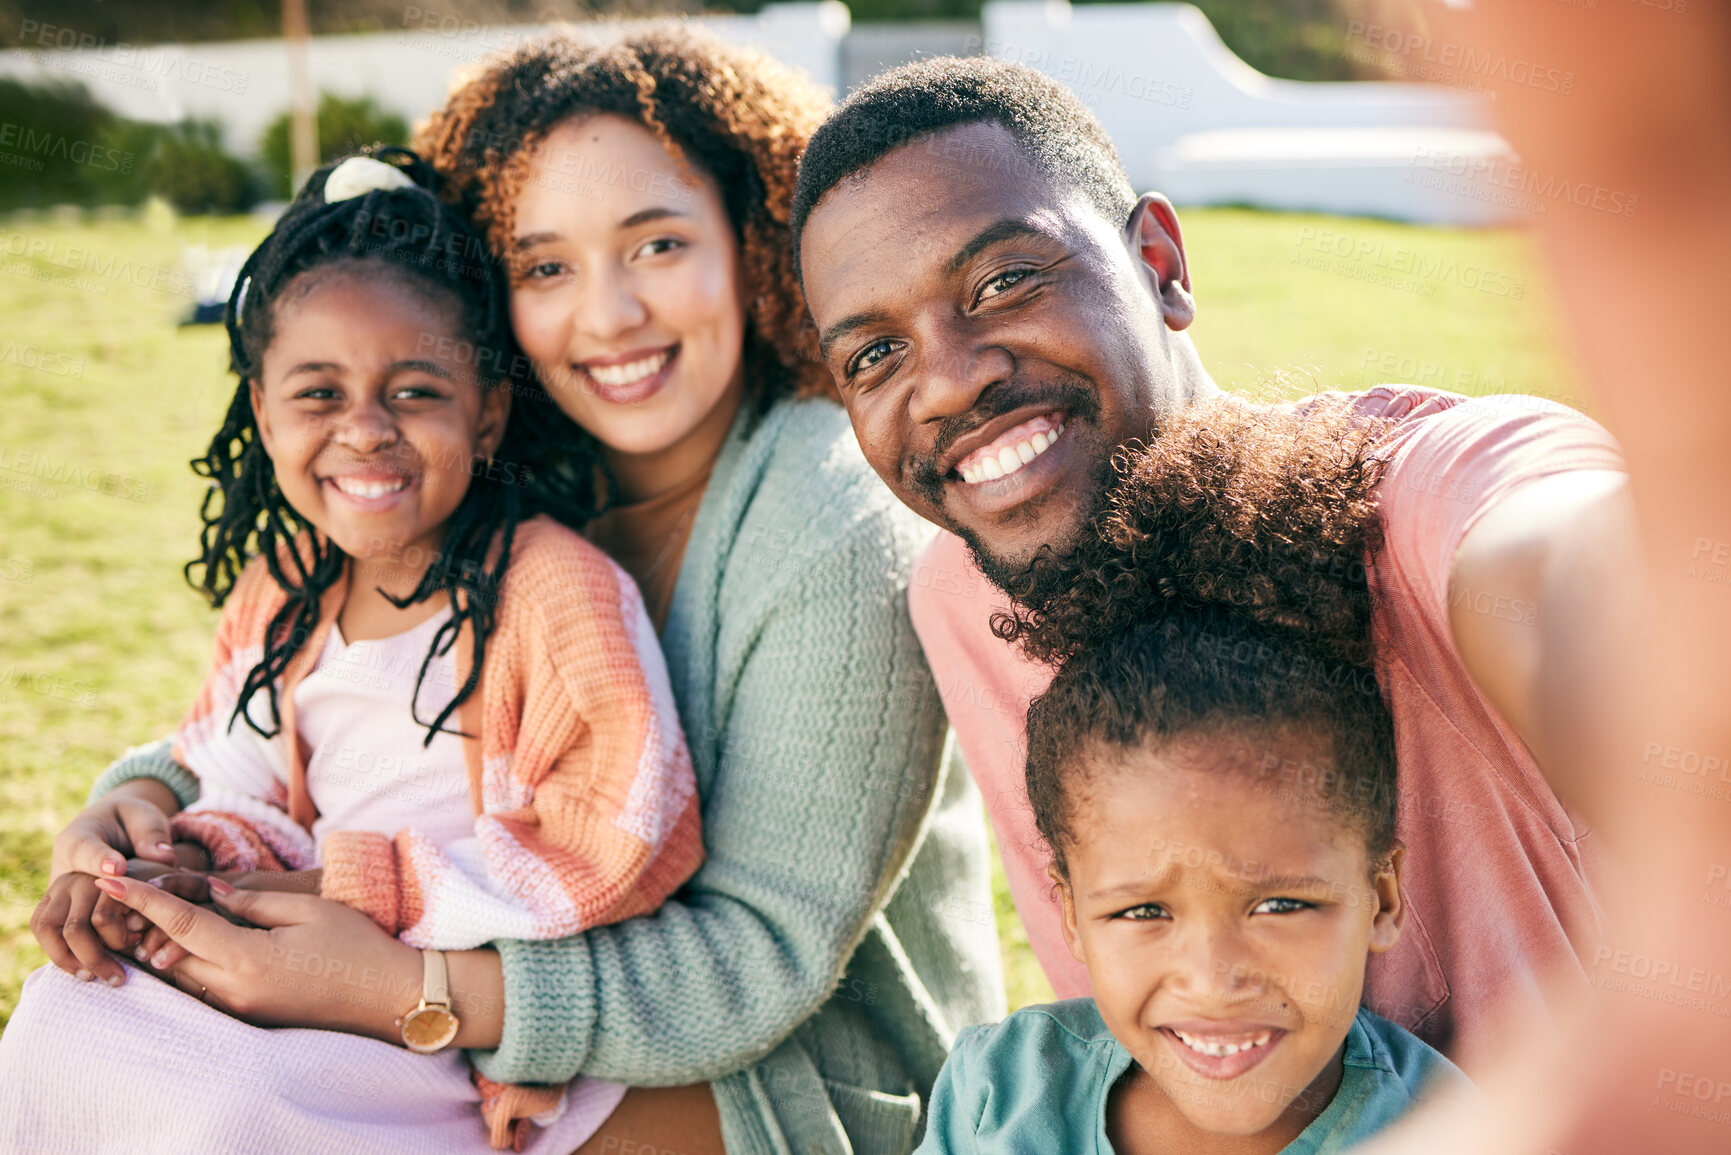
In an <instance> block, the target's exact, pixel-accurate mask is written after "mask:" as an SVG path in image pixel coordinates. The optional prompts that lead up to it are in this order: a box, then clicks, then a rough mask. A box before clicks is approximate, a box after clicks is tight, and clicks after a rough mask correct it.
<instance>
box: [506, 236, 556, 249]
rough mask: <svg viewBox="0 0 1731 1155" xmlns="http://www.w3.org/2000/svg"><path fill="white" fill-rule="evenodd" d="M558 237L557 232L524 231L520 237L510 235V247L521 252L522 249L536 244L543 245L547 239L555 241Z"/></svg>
mask: <svg viewBox="0 0 1731 1155" xmlns="http://www.w3.org/2000/svg"><path fill="white" fill-rule="evenodd" d="M558 239H559V234H558V233H525V234H524V235H522V236H520V237H512V238H511V247H512V248H513V249H515V250H517V251H518V252H521V251H522V250H524V249H532V248H534V247H535V246H536V245H544V244H546V243H547V242H548V241H556V240H558Z"/></svg>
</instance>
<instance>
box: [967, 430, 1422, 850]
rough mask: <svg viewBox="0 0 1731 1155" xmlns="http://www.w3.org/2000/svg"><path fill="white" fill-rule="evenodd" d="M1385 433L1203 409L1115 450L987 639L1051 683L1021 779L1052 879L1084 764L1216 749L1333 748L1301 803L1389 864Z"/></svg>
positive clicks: (1391, 797)
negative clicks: (1380, 602)
mask: <svg viewBox="0 0 1731 1155" xmlns="http://www.w3.org/2000/svg"><path fill="white" fill-rule="evenodd" d="M1385 429H1386V424H1385V423H1383V422H1380V421H1372V420H1366V419H1363V418H1361V417H1358V416H1356V415H1355V414H1354V412H1353V411H1352V407H1351V402H1350V401H1349V400H1348V399H1346V398H1326V397H1325V398H1322V399H1319V400H1317V401H1315V402H1314V403H1312V404H1311V405H1309V406H1308V407H1306V408H1304V409H1302V410H1298V409H1291V408H1284V409H1257V408H1253V407H1251V406H1249V405H1247V404H1245V403H1244V402H1242V401H1238V400H1235V399H1233V398H1230V397H1220V398H1216V399H1211V400H1208V401H1204V402H1201V403H1199V404H1197V405H1196V406H1194V407H1192V408H1191V409H1190V410H1189V411H1187V412H1184V413H1181V414H1178V415H1176V416H1174V417H1173V418H1172V419H1170V420H1169V421H1168V422H1167V423H1166V425H1165V426H1163V427H1162V428H1161V430H1160V431H1159V433H1158V434H1157V436H1156V437H1155V439H1154V441H1153V444H1152V445H1149V446H1131V447H1127V448H1126V449H1124V450H1122V451H1121V454H1120V457H1119V459H1118V460H1117V462H1116V466H1117V477H1116V479H1115V480H1114V482H1113V484H1112V487H1111V490H1110V492H1109V494H1108V495H1107V498H1106V501H1105V505H1104V507H1103V509H1102V511H1101V512H1100V513H1099V514H1098V515H1096V517H1095V518H1094V519H1093V521H1092V522H1091V523H1090V524H1089V527H1088V529H1087V530H1086V531H1085V532H1084V533H1083V534H1082V536H1081V539H1080V540H1079V542H1078V543H1077V545H1076V547H1075V548H1074V549H1073V550H1072V551H1071V552H1070V553H1069V554H1067V555H1062V556H1060V555H1058V554H1056V553H1055V552H1053V551H1051V550H1050V549H1046V550H1043V551H1042V552H1041V554H1040V555H1039V556H1037V557H1036V559H1035V561H1034V563H1033V564H1032V565H1031V566H1030V567H1029V570H1028V571H1027V573H1026V574H1024V575H1023V577H1022V580H1021V582H1020V583H1019V584H1018V585H1017V586H1016V588H1013V589H1011V590H1010V593H1011V594H1012V596H1014V597H1016V598H1017V599H1018V602H1017V604H1016V605H1015V606H1014V607H1013V608H1012V610H1011V611H1010V612H1009V613H1007V614H1000V615H997V616H996V617H995V618H994V620H993V623H992V624H993V629H994V631H995V632H996V633H997V634H998V635H999V636H1000V637H1002V638H1004V639H1005V640H1007V641H1015V642H1019V643H1020V644H1021V645H1022V647H1023V649H1024V650H1025V651H1026V652H1027V653H1028V654H1030V655H1031V656H1033V657H1034V658H1036V659H1038V660H1040V661H1043V662H1046V663H1048V664H1051V665H1055V666H1058V667H1059V670H1058V673H1057V675H1056V677H1055V678H1054V679H1053V681H1052V685H1051V687H1050V688H1049V689H1048V690H1047V691H1046V692H1045V693H1044V694H1043V695H1041V696H1040V698H1039V699H1038V700H1037V701H1036V702H1035V703H1034V706H1033V708H1032V709H1031V711H1030V712H1029V715H1028V768H1027V779H1028V797H1029V801H1030V802H1031V804H1032V806H1033V809H1034V815H1035V820H1036V823H1037V825H1038V827H1039V829H1040V833H1041V834H1042V836H1044V837H1045V839H1046V841H1047V842H1048V843H1049V844H1050V845H1051V847H1052V850H1053V853H1054V856H1055V858H1056V862H1057V865H1058V868H1059V870H1060V871H1064V870H1065V860H1064V845H1065V841H1066V833H1065V821H1066V817H1067V806H1066V803H1065V791H1064V785H1065V772H1066V771H1067V770H1070V769H1072V768H1074V767H1075V766H1076V765H1077V763H1078V760H1079V759H1080V758H1083V757H1086V756H1088V755H1089V754H1091V753H1097V752H1098V751H1099V750H1100V749H1101V747H1102V746H1104V747H1106V748H1108V749H1110V748H1125V747H1131V746H1140V745H1145V744H1152V745H1153V746H1155V747H1157V748H1159V747H1166V746H1168V745H1170V744H1172V743H1175V742H1177V741H1179V740H1180V739H1184V738H1189V737H1202V738H1209V737H1213V736H1218V735H1222V734H1225V733H1237V734H1249V735H1261V736H1262V737H1265V738H1274V739H1280V738H1284V737H1290V736H1293V735H1303V736H1310V737H1314V738H1318V739H1321V740H1323V741H1324V743H1325V745H1326V747H1327V748H1328V749H1329V750H1330V751H1331V756H1330V757H1329V759H1328V762H1329V765H1327V766H1324V767H1320V768H1315V773H1313V774H1311V775H1309V776H1308V777H1307V780H1306V781H1304V783H1303V784H1302V786H1301V787H1300V789H1302V790H1304V791H1305V792H1306V793H1307V794H1308V795H1309V796H1310V797H1313V798H1319V800H1320V801H1321V803H1322V804H1323V805H1325V806H1327V807H1328V808H1329V809H1331V810H1334V811H1338V812H1340V813H1341V814H1343V815H1344V816H1345V817H1347V818H1348V819H1349V820H1351V821H1352V822H1353V823H1354V824H1355V825H1357V826H1358V827H1359V828H1361V829H1362V830H1363V831H1364V833H1365V836H1366V844H1367V849H1368V851H1369V853H1370V855H1371V861H1372V862H1373V863H1377V862H1380V861H1382V859H1383V858H1384V857H1385V856H1386V854H1387V852H1388V849H1389V847H1390V845H1391V844H1392V840H1393V837H1394V819H1395V759H1394V732H1393V723H1392V721H1391V719H1390V716H1389V712H1388V707H1387V704H1386V703H1385V702H1384V701H1383V698H1382V694H1381V691H1380V689H1379V687H1378V684H1377V678H1376V667H1375V651H1374V648H1373V645H1372V640H1371V612H1372V605H1371V596H1370V588H1369V583H1368V580H1367V573H1366V564H1367V562H1368V561H1369V559H1370V558H1371V557H1372V556H1373V555H1374V553H1375V551H1376V550H1377V548H1378V547H1379V546H1380V543H1381V532H1380V523H1379V522H1378V519H1377V514H1376V499H1375V496H1374V488H1375V485H1376V482H1377V480H1378V478H1379V476H1380V473H1381V466H1380V463H1379V461H1378V459H1377V457H1376V455H1375V453H1374V450H1375V446H1376V443H1377V440H1378V438H1379V437H1380V436H1381V435H1382V434H1383V432H1384V431H1385ZM1274 769H1275V768H1274V767H1268V766H1264V767H1263V768H1262V770H1263V772H1264V773H1265V774H1270V772H1271V771H1272V770H1274ZM1270 776H1271V777H1272V775H1271V774H1270ZM1301 777H1305V776H1302V775H1301Z"/></svg>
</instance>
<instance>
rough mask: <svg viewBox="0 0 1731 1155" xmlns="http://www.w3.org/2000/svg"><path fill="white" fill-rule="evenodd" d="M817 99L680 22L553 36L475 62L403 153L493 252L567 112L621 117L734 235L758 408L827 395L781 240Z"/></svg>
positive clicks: (814, 91) (784, 72) (499, 248)
mask: <svg viewBox="0 0 1731 1155" xmlns="http://www.w3.org/2000/svg"><path fill="white" fill-rule="evenodd" d="M828 105H829V102H828V100H827V99H826V98H825V96H824V94H823V93H822V91H821V90H819V89H818V88H817V87H816V86H815V85H813V84H812V83H811V82H810V81H808V80H806V79H805V78H804V77H802V76H800V75H799V74H797V73H795V72H793V71H791V70H789V69H786V68H784V67H782V66H781V65H780V64H777V63H776V62H775V61H774V60H771V59H770V58H769V57H767V56H764V55H762V54H761V53H757V52H754V51H751V50H749V49H744V48H738V47H734V46H732V45H728V44H725V43H723V42H722V41H721V40H720V39H718V38H717V37H716V36H715V35H714V34H712V33H710V32H707V31H705V30H703V29H702V28H699V27H696V26H693V25H689V24H657V25H655V26H652V27H651V28H649V29H648V30H645V31H639V32H634V33H631V34H629V35H627V36H625V37H624V38H622V39H619V40H616V41H613V42H611V43H608V42H604V41H601V40H598V39H590V38H588V37H586V36H582V35H580V34H578V33H576V32H574V31H571V30H562V31H559V32H555V33H552V34H550V35H547V36H544V37H541V38H538V39H535V40H531V41H529V42H527V43H525V44H523V45H520V46H519V47H517V48H515V49H513V50H509V51H506V52H503V53H500V54H498V55H495V56H493V57H492V58H490V59H488V60H486V61H484V62H482V63H481V64H480V65H479V66H478V70H477V71H475V72H473V73H471V74H470V75H468V76H467V77H465V78H464V79H462V80H461V81H459V83H458V84H457V86H456V88H455V89H454V90H453V92H452V93H451V96H450V99H449V100H448V101H447V102H446V104H445V107H444V108H443V109H441V110H440V111H438V112H436V113H434V114H433V116H432V117H431V118H430V119H429V120H428V121H427V123H426V124H424V125H422V126H420V128H419V129H418V130H417V132H416V134H415V148H416V151H418V152H419V153H421V155H423V156H425V157H427V158H428V159H429V160H430V161H431V162H432V164H433V167H434V168H436V169H438V170H439V172H440V173H442V174H443V175H444V176H445V178H446V185H445V195H446V196H447V197H448V198H450V199H452V200H453V201H454V202H455V203H456V204H458V205H459V207H461V208H462V209H463V210H464V211H465V212H466V213H467V214H468V215H469V217H470V218H471V219H472V220H473V221H474V222H475V224H476V226H477V227H478V228H480V229H481V230H482V231H483V232H485V233H486V235H487V237H488V239H489V241H490V242H491V243H492V245H493V248H494V251H495V252H497V253H503V252H505V246H506V244H507V243H508V241H509V239H510V236H511V228H512V214H513V207H514V204H515V201H516V197H517V193H518V191H519V190H520V189H521V188H522V186H523V183H524V181H525V180H527V179H528V176H529V172H530V163H531V158H532V156H533V153H534V150H535V147H536V145H537V144H538V143H539V142H540V141H541V140H543V139H544V138H545V137H546V136H547V135H548V133H550V132H551V131H552V130H553V129H554V128H556V127H557V126H559V125H560V124H562V123H564V122H565V121H567V120H570V119H571V118H573V117H581V116H585V115H589V114H594V113H612V114H614V115H617V116H622V117H625V118H627V119H630V120H634V121H636V122H637V123H639V124H641V125H643V126H644V127H645V128H647V129H648V130H649V131H650V132H652V133H654V134H655V136H656V137H657V139H659V140H660V141H661V143H662V144H663V145H664V146H665V147H666V148H667V150H668V151H669V152H670V153H672V154H673V155H674V156H675V157H679V158H681V159H684V160H686V161H688V162H690V163H691V164H693V165H694V166H695V167H697V168H699V169H701V170H702V171H703V172H705V173H707V174H708V175H709V176H710V177H711V178H713V179H714V181H715V182H716V184H717V185H718V186H719V188H720V191H721V197H722V201H723V203H724V204H725V206H726V208H727V213H728V217H729V218H730V219H731V221H732V222H733V227H734V232H735V234H736V236H737V237H738V240H739V247H740V256H741V261H740V264H741V268H742V271H743V276H744V279H745V288H746V291H745V294H744V296H745V299H746V301H748V302H749V304H748V305H747V308H746V342H745V369H746V389H747V404H748V405H750V406H752V407H753V408H754V410H755V411H756V412H760V413H761V412H762V411H764V410H766V409H768V407H769V405H770V404H771V403H772V402H774V401H775V400H776V399H777V398H778V397H780V396H783V395H787V394H798V395H802V396H809V395H817V394H824V395H829V396H834V395H835V383H834V380H833V378H832V377H831V376H830V373H829V370H828V369H827V368H826V367H825V366H824V364H823V362H822V359H821V358H820V356H819V355H818V351H817V335H816V332H815V330H814V329H813V327H812V325H811V322H810V318H809V315H808V314H807V312H806V307H805V296H804V294H803V292H802V291H801V290H800V286H799V275H798V272H797V271H796V269H795V268H794V264H793V243H792V237H791V236H790V234H789V232H788V214H789V211H790V209H791V206H792V202H793V188H794V182H795V178H796V176H797V174H798V168H799V156H800V153H801V152H802V151H804V149H805V143H806V140H807V139H808V138H809V137H810V136H811V134H812V132H813V130H815V129H816V127H817V126H818V124H819V123H820V122H821V121H822V120H823V117H824V114H825V112H826V111H827V110H828Z"/></svg>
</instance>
